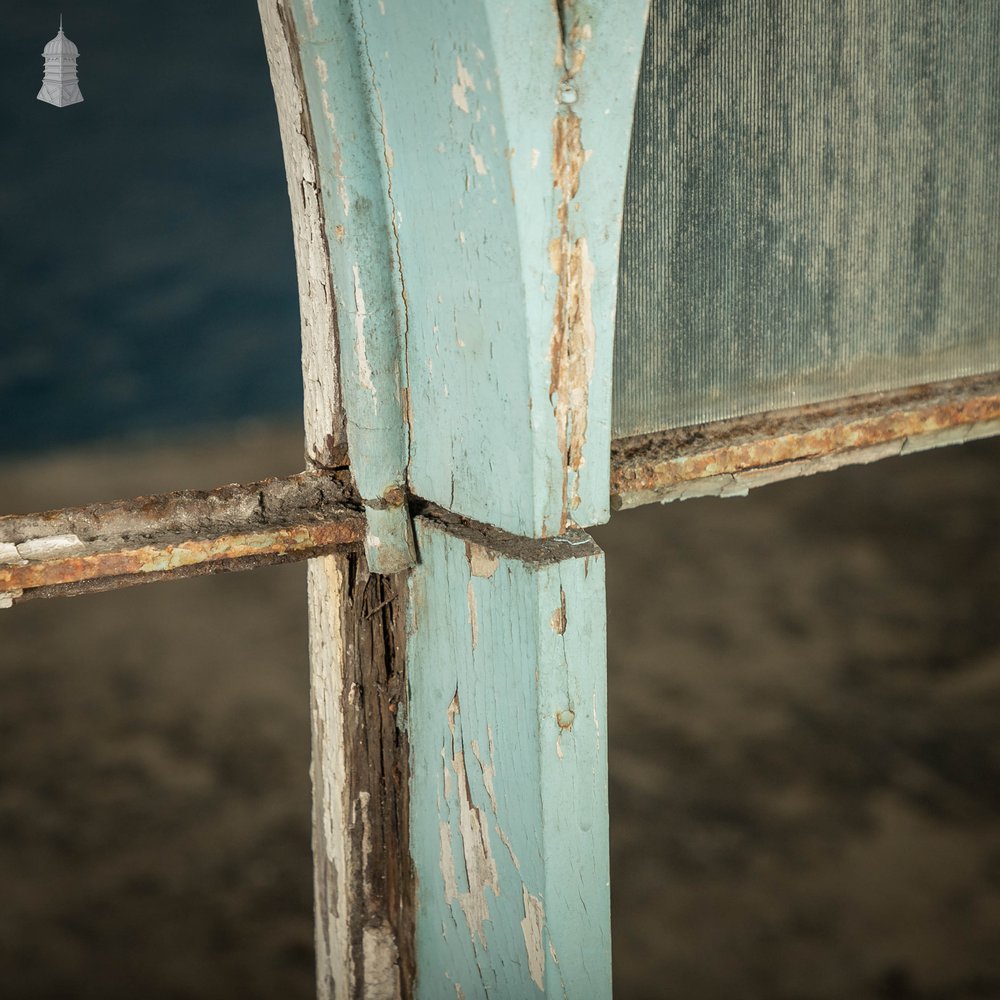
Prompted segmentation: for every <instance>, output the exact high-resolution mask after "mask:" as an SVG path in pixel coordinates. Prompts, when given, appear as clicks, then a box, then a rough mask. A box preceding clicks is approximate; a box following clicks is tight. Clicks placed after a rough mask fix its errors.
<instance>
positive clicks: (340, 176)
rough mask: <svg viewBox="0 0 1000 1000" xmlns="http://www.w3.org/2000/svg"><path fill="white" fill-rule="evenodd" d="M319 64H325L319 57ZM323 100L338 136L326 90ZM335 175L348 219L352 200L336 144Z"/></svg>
mask: <svg viewBox="0 0 1000 1000" xmlns="http://www.w3.org/2000/svg"><path fill="white" fill-rule="evenodd" d="M317 62H323V60H322V59H320V58H319V57H318V56H317ZM326 71H327V70H326V63H323V72H326ZM322 100H323V116H324V117H325V118H326V121H327V124H328V125H329V126H330V135H332V136H336V134H337V129H336V122H335V120H334V117H333V109H332V108H331V107H330V95H329V94H328V93H327V92H326V91H325V90H324V91H323V95H322ZM333 173H334V176H335V177H336V178H337V196H338V197H339V198H340V204H341V207H342V208H343V209H344V218H345V219H346V218H347V217H348V216H349V215H350V214H351V199H350V198H348V196H347V183H346V181H345V180H344V167H343V163H342V162H341V158H340V148H339V146H337V145H336V143H334V147H333Z"/></svg>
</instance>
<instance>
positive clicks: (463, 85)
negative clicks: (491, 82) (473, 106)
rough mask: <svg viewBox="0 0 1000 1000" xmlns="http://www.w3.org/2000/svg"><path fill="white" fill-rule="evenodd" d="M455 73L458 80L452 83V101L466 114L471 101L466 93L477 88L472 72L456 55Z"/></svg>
mask: <svg viewBox="0 0 1000 1000" xmlns="http://www.w3.org/2000/svg"><path fill="white" fill-rule="evenodd" d="M455 75H456V76H457V78H458V79H457V82H456V83H455V84H453V85H452V88H451V100H452V103H453V104H454V105H455V107H456V108H458V109H459V110H460V111H464V112H465V113H466V114H468V113H469V101H468V98H467V96H466V93H467V92H468V91H470V90H473V91H474V90H475V89H476V85H475V83H474V82H473V80H472V74H471V73H470V72H469V71H468V70H467V69H466V68H465V67H464V66H463V65H462V60H461V59H459V58H458V56H456V57H455Z"/></svg>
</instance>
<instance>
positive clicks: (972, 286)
mask: <svg viewBox="0 0 1000 1000" xmlns="http://www.w3.org/2000/svg"><path fill="white" fill-rule="evenodd" d="M998 92H1000V4H997V3H995V2H994V0H970V2H967V3H961V4H959V3H941V2H939V0H905V2H900V3H884V2H882V0H862V2H860V3H856V4H831V3H828V2H826V0H776V2H764V0H731V2H720V3H707V2H702V3H676V2H673V0H654V2H653V7H652V12H651V16H650V27H649V32H648V35H647V39H646V48H645V53H644V57H643V68H642V76H641V83H640V90H639V98H638V103H637V109H636V119H635V130H634V134H633V144H632V150H631V162H630V166H629V180H628V188H627V193H626V204H625V222H624V227H625V228H624V239H623V248H622V255H621V275H620V277H621V287H620V293H619V295H620V298H619V309H618V328H617V335H616V342H615V370H614V390H615V392H614V417H613V425H614V426H613V429H614V433H615V435H616V436H624V435H627V434H635V433H642V432H649V431H655V430H660V429H664V428H667V427H675V426H680V425H684V424H690V423H698V422H701V421H705V420H715V419H721V418H724V417H729V416H738V415H742V414H746V413H753V412H759V411H762V410H767V409H772V408H777V407H785V406H795V405H797V404H801V403H807V402H817V401H820V400H824V399H831V398H836V397H838V396H844V395H851V394H854V393H859V392H868V391H873V390H878V389H889V388H899V387H902V386H905V385H909V384H914V383H920V382H926V381H933V380H938V379H945V378H951V377H957V376H960V375H967V374H973V373H980V372H984V371H990V370H994V369H996V368H1000V336H998V330H997V321H996V316H997V315H998V313H1000V289H998V284H997V272H998V265H1000V204H998V199H997V192H998V191H1000V156H998V149H1000V107H998V103H997V94H998Z"/></svg>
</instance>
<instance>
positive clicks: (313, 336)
mask: <svg viewBox="0 0 1000 1000" xmlns="http://www.w3.org/2000/svg"><path fill="white" fill-rule="evenodd" d="M257 6H258V7H259V9H260V22H261V27H262V29H263V32H264V46H265V48H266V50H267V62H268V66H269V67H270V69H271V83H272V85H273V87H274V102H275V105H276V106H277V109H278V127H279V129H280V132H281V147H282V150H283V151H284V157H285V174H286V176H287V179H288V200H289V202H290V204H291V209H292V235H293V239H294V243H295V262H296V271H297V272H298V281H299V312H300V315H301V320H302V385H303V390H304V408H303V409H304V416H305V428H306V454H307V458H308V460H309V462H310V463H311V464H312V465H315V466H317V467H320V468H333V467H336V466H338V465H343V464H344V463H345V461H346V456H347V433H346V430H345V427H344V412H343V408H342V406H341V395H340V377H339V371H340V362H339V358H338V347H337V319H336V312H335V309H334V297H333V282H332V277H331V273H330V247H329V244H328V241H327V230H326V214H325V212H324V209H323V199H322V197H321V195H320V169H319V161H318V158H317V154H316V138H315V136H314V135H313V127H312V121H311V119H310V117H309V110H308V108H307V107H306V96H305V95H306V91H305V84H304V83H303V79H302V66H301V57H300V49H299V44H298V36H297V33H296V29H295V22H294V19H293V17H292V12H291V9H290V6H289V4H288V3H287V2H286V0H258V4H257Z"/></svg>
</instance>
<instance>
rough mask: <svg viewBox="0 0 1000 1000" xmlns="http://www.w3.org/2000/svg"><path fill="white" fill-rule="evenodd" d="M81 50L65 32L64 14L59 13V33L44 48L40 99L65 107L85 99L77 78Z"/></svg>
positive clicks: (58, 106)
mask: <svg viewBox="0 0 1000 1000" xmlns="http://www.w3.org/2000/svg"><path fill="white" fill-rule="evenodd" d="M79 55H80V50H79V49H78V48H77V47H76V46H75V45H74V44H73V43H72V42H71V41H70V40H69V39H68V38H67V37H66V36H65V35H64V34H63V26H62V15H61V14H60V15H59V34H58V35H56V37H55V38H53V39H52V41H51V42H49V43H48V45H46V46H45V48H44V49H43V50H42V58H43V59H44V60H45V76H44V77H43V78H42V89H41V90H40V91H38V99H39V100H40V101H45V102H46V104H54V105H55V106H56V107H57V108H64V107H66V105H67V104H79V103H80V102H81V101H82V100H83V94H81V93H80V84H79V83H77V80H76V60H77V57H78V56H79Z"/></svg>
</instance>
